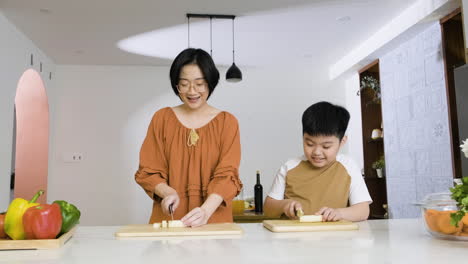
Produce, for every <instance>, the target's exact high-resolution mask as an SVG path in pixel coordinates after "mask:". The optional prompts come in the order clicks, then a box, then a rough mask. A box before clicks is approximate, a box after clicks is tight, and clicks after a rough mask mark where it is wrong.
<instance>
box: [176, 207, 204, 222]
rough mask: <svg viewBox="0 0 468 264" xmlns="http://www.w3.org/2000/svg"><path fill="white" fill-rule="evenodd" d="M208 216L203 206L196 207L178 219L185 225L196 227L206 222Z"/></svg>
mask: <svg viewBox="0 0 468 264" xmlns="http://www.w3.org/2000/svg"><path fill="white" fill-rule="evenodd" d="M209 218H210V216H209V215H208V213H207V212H206V210H205V209H203V207H196V208H193V209H192V211H190V212H188V214H186V215H185V216H184V217H182V219H180V220H181V221H182V222H183V223H184V225H185V226H191V227H197V226H201V225H204V224H206V223H207V222H208V219H209Z"/></svg>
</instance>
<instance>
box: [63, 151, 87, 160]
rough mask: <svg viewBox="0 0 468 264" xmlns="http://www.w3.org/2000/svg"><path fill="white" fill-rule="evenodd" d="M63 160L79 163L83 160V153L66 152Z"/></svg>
mask: <svg viewBox="0 0 468 264" xmlns="http://www.w3.org/2000/svg"><path fill="white" fill-rule="evenodd" d="M63 161H64V162H68V163H78V162H81V161H83V153H81V152H66V153H64V154H63Z"/></svg>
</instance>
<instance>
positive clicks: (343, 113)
mask: <svg viewBox="0 0 468 264" xmlns="http://www.w3.org/2000/svg"><path fill="white" fill-rule="evenodd" d="M349 118H350V115H349V112H348V110H346V109H345V108H344V107H342V106H339V105H334V104H331V103H329V102H319V103H316V104H313V105H311V106H310V107H309V108H307V109H306V110H305V111H304V114H302V134H304V133H307V134H308V135H310V136H336V137H338V138H339V139H340V140H341V139H343V137H344V134H345V132H346V129H347V128H348V122H349Z"/></svg>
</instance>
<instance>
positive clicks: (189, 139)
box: [187, 128, 200, 147]
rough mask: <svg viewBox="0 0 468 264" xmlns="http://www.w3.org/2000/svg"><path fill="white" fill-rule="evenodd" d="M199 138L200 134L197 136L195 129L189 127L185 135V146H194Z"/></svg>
mask: <svg viewBox="0 0 468 264" xmlns="http://www.w3.org/2000/svg"><path fill="white" fill-rule="evenodd" d="M199 139H200V136H198V134H197V131H195V129H193V128H192V129H190V133H189V135H188V137H187V146H189V147H191V146H196V145H197V141H198V140H199Z"/></svg>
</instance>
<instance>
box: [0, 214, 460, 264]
mask: <svg viewBox="0 0 468 264" xmlns="http://www.w3.org/2000/svg"><path fill="white" fill-rule="evenodd" d="M358 224H359V227H360V229H359V230H357V231H329V232H301V233H272V232H270V231H268V230H267V229H265V228H263V226H262V224H261V223H251V224H240V226H241V227H242V228H243V229H244V234H243V235H239V236H220V237H170V238H120V239H117V238H116V237H114V233H115V232H116V231H117V230H118V229H119V228H120V227H119V226H79V228H78V229H77V231H76V233H75V235H74V236H73V237H72V238H71V240H70V241H68V242H67V243H66V244H65V245H64V246H63V247H62V248H60V249H53V250H17V251H0V263H35V264H36V263H65V264H66V263H73V264H80V263H113V264H119V263H164V264H169V263H171V264H172V263H216V264H228V263H233V264H234V263H236V264H238V263H288V264H289V263H327V264H330V263H340V264H342V263H347V264H352V263H357V264H366V263H369V264H371V263H372V264H374V263H424V264H428V263H449V262H450V263H467V262H468V241H466V242H462V241H448V240H438V239H435V238H432V237H430V236H429V235H427V234H426V233H425V231H424V230H423V228H422V222H421V220H420V219H391V220H369V221H365V222H360V223H358Z"/></svg>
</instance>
